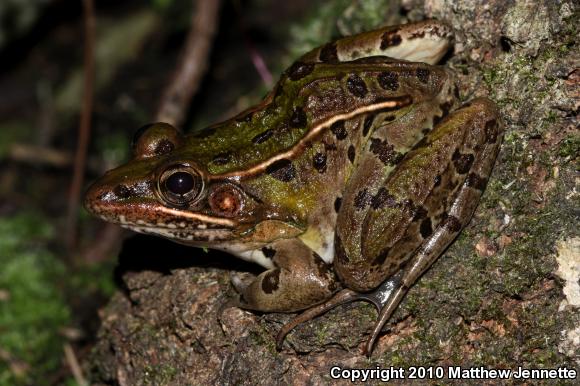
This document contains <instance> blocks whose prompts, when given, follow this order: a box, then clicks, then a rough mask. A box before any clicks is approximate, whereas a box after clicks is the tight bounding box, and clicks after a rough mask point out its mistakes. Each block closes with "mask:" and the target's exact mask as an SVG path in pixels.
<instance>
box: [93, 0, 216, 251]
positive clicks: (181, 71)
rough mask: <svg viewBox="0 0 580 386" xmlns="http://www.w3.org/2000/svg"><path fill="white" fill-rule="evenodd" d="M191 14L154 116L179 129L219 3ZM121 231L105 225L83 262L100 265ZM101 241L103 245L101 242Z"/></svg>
mask: <svg viewBox="0 0 580 386" xmlns="http://www.w3.org/2000/svg"><path fill="white" fill-rule="evenodd" d="M196 3H197V6H196V7H194V11H193V14H192V18H191V20H192V24H191V29H190V31H189V34H188V37H187V40H186V43H185V48H184V49H183V52H182V54H181V58H180V61H179V63H178V65H177V66H176V70H175V72H174V74H173V79H172V81H171V82H170V84H169V85H168V86H167V88H166V89H165V90H164V93H163V97H162V98H161V100H160V101H159V108H158V110H157V114H156V115H155V120H156V121H163V122H168V123H171V124H173V125H176V126H177V125H180V124H181V123H183V120H184V118H185V116H186V112H187V109H188V106H189V102H190V101H191V98H192V97H193V95H194V94H195V92H196V91H197V89H198V87H199V84H200V80H201V76H202V75H203V73H204V71H205V68H206V65H207V61H208V57H209V49H210V43H211V42H212V38H213V35H214V33H215V30H216V27H217V24H218V16H219V14H218V11H219V8H220V1H219V0H212V1H209V0H198V1H197V2H196ZM122 235H123V229H122V228H120V227H119V226H116V225H111V224H108V225H107V226H106V227H105V229H103V230H102V232H100V234H99V237H98V238H97V240H96V241H95V242H94V243H92V245H89V246H88V247H87V249H86V250H85V252H84V253H82V256H83V260H84V261H101V260H103V256H106V255H107V254H108V253H109V251H110V250H111V249H112V248H114V246H116V245H117V244H118V241H119V240H120V239H121V237H122ZM104 240H105V241H104Z"/></svg>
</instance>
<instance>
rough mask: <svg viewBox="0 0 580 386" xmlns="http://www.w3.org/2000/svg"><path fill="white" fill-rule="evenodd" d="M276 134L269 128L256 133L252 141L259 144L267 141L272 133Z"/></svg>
mask: <svg viewBox="0 0 580 386" xmlns="http://www.w3.org/2000/svg"><path fill="white" fill-rule="evenodd" d="M273 134H274V130H272V129H268V130H266V131H263V132H261V133H260V134H258V135H256V136H255V137H254V138H252V143H253V144H254V145H259V144H260V143H262V142H266V141H267V140H268V139H270V137H272V135H273Z"/></svg>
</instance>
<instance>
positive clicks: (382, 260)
mask: <svg viewBox="0 0 580 386" xmlns="http://www.w3.org/2000/svg"><path fill="white" fill-rule="evenodd" d="M390 251H391V249H390V248H385V249H383V250H382V251H381V253H379V254H378V255H377V257H375V258H374V260H373V265H383V264H384V263H385V261H386V260H387V256H388V255H389V252H390Z"/></svg>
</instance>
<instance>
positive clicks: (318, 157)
mask: <svg viewBox="0 0 580 386" xmlns="http://www.w3.org/2000/svg"><path fill="white" fill-rule="evenodd" d="M312 166H314V168H315V169H316V170H318V172H319V173H324V172H325V171H326V154H325V153H316V154H315V155H314V157H312Z"/></svg>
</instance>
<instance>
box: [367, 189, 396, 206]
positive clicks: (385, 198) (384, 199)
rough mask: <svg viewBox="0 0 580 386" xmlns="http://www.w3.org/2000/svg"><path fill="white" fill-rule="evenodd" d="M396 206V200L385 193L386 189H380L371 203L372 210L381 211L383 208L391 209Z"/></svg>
mask: <svg viewBox="0 0 580 386" xmlns="http://www.w3.org/2000/svg"><path fill="white" fill-rule="evenodd" d="M396 205H397V200H396V199H395V197H394V196H393V195H391V194H389V192H388V191H387V189H386V188H384V187H383V188H380V189H379V191H378V192H377V194H376V195H375V196H374V197H373V199H372V201H371V207H372V208H373V209H375V210H376V209H382V208H384V207H389V208H392V207H394V206H396Z"/></svg>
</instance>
